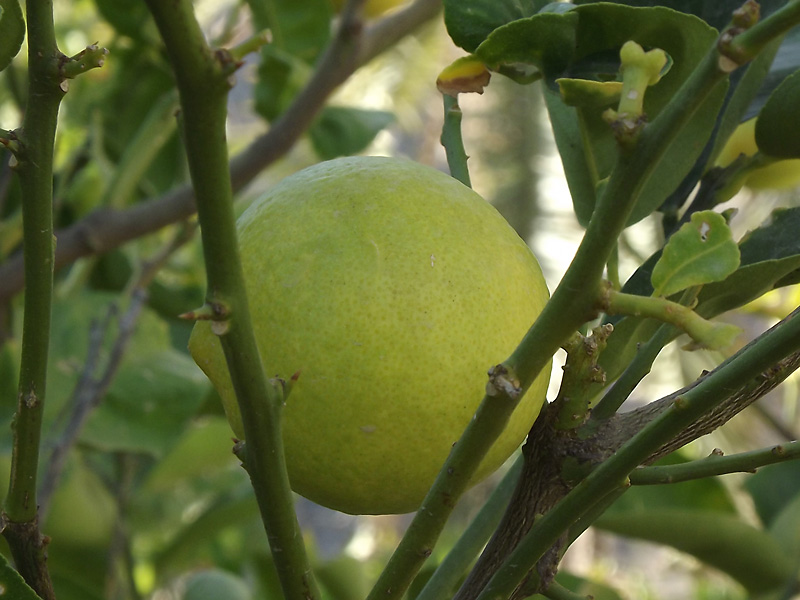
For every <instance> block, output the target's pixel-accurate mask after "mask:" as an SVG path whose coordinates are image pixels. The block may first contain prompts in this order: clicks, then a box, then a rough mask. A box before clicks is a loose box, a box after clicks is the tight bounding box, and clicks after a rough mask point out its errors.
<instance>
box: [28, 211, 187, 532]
mask: <svg viewBox="0 0 800 600" xmlns="http://www.w3.org/2000/svg"><path fill="white" fill-rule="evenodd" d="M195 231H196V226H195V225H187V226H185V227H182V228H181V230H180V231H179V232H178V234H177V235H175V236H174V237H173V238H172V239H171V240H170V241H169V243H167V244H166V245H165V246H164V247H163V248H162V249H161V250H159V252H158V253H157V254H156V255H155V256H153V257H152V258H151V259H150V260H148V261H146V262H144V263H142V265H141V270H140V273H139V276H138V278H137V279H136V280H135V282H134V284H133V286H132V287H131V291H130V302H129V305H128V309H127V310H126V311H125V313H123V314H122V316H120V317H119V319H118V332H117V337H116V339H115V340H114V343H113V344H112V347H111V350H110V353H109V357H108V360H107V362H106V364H105V366H104V367H103V370H102V372H101V373H100V374H99V375H98V371H99V370H100V368H101V365H100V356H101V349H102V342H103V338H104V337H105V335H106V333H107V332H108V329H109V327H110V326H111V322H112V320H113V318H114V316H116V315H117V314H118V312H119V307H118V305H117V304H116V303H114V304H111V305H110V306H109V308H108V312H107V314H106V316H105V318H103V320H102V321H100V322H96V323H94V324H93V325H92V327H91V329H90V332H89V349H88V351H87V355H86V363H85V365H84V369H83V372H82V374H81V377H80V378H79V380H78V383H77V385H76V387H75V390H74V391H73V393H72V398H71V400H70V401H69V402H68V406H71V407H72V410H71V412H70V415H69V420H68V422H67V424H66V425H65V427H64V430H63V432H62V434H61V437H60V438H59V439H58V440H57V441H56V442H55V443H54V444H53V449H52V452H51V454H50V459H49V461H48V464H47V468H46V471H45V475H44V479H43V481H42V485H41V489H40V491H39V513H40V516H41V518H42V519H44V516H45V515H46V514H47V511H48V510H49V508H50V501H51V499H52V495H53V492H55V490H56V488H57V487H58V483H59V481H60V480H61V476H62V473H63V471H64V466H65V464H66V459H67V456H68V454H69V451H70V450H71V449H72V447H73V446H74V445H75V443H76V442H77V440H78V438H79V437H80V434H81V432H82V431H83V428H84V426H85V425H86V422H87V421H88V419H89V416H90V415H91V414H92V412H93V411H94V410H95V409H96V408H97V407H98V406H99V405H100V403H101V402H102V400H103V398H105V396H106V393H107V392H108V388H109V387H110V386H111V383H112V382H113V380H114V377H116V375H117V372H118V371H119V367H120V365H121V364H122V359H123V358H124V356H125V352H126V350H127V349H128V345H129V343H130V341H131V338H132V337H133V334H134V333H135V331H136V324H137V322H138V319H139V316H140V315H141V312H142V309H143V308H144V305H145V303H146V302H147V298H148V294H147V287H148V286H149V285H150V283H151V282H152V281H153V278H154V277H155V275H156V273H158V270H159V269H160V268H161V267H162V266H163V265H164V263H165V262H166V261H167V260H168V259H169V257H170V256H171V255H172V253H174V252H175V251H176V250H177V249H178V248H180V247H181V246H182V245H183V244H185V243H186V242H187V241H188V240H189V239H191V237H192V235H193V234H194V232H195Z"/></svg>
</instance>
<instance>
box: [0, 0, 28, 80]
mask: <svg viewBox="0 0 800 600" xmlns="http://www.w3.org/2000/svg"><path fill="white" fill-rule="evenodd" d="M24 39H25V19H23V18H22V8H21V7H20V5H19V0H0V71H2V70H3V69H5V68H6V67H7V66H8V65H9V63H11V61H12V59H13V58H14V57H15V56H16V55H17V53H18V52H19V49H20V48H21V47H22V41H23V40H24Z"/></svg>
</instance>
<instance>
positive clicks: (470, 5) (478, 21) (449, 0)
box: [444, 0, 548, 52]
mask: <svg viewBox="0 0 800 600" xmlns="http://www.w3.org/2000/svg"><path fill="white" fill-rule="evenodd" d="M546 4H548V1H547V0H527V1H526V0H474V1H471V2H464V1H463V0H444V23H445V26H446V27H447V33H448V34H450V37H451V38H452V39H453V42H455V44H456V46H459V47H461V48H463V49H464V50H466V51H467V52H474V51H475V48H477V47H478V46H479V45H480V44H481V42H483V40H485V39H486V38H487V37H488V35H489V34H490V33H491V32H492V31H494V30H495V29H497V28H498V27H500V26H501V25H505V24H506V23H510V22H511V21H515V20H517V19H521V18H523V17H530V16H532V15H535V14H536V13H537V12H539V10H541V9H542V7H544V6H545V5H546Z"/></svg>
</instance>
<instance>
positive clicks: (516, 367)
mask: <svg viewBox="0 0 800 600" xmlns="http://www.w3.org/2000/svg"><path fill="white" fill-rule="evenodd" d="M717 58H718V53H717V52H716V51H713V52H711V53H709V55H708V56H707V57H706V58H705V60H704V61H703V62H702V63H701V65H700V66H699V68H698V69H697V70H696V71H695V72H694V73H693V74H692V76H691V77H690V78H689V79H688V80H687V81H686V82H685V83H684V85H683V87H682V88H681V89H680V90H679V91H678V92H677V93H676V94H675V97H674V98H673V100H672V101H671V102H670V103H669V104H668V105H667V106H666V107H665V108H664V110H663V111H662V113H661V114H660V115H659V117H658V118H657V119H656V120H655V121H654V122H653V123H651V124H649V125H648V126H647V127H645V128H644V130H643V131H642V132H641V135H639V136H637V142H636V144H634V145H632V146H630V147H628V148H625V149H623V148H620V155H619V159H618V162H617V166H616V168H615V169H614V171H613V173H612V175H611V177H610V179H609V180H608V184H607V185H606V186H605V187H604V188H603V193H602V195H601V197H600V198H599V200H598V202H597V205H596V207H595V212H594V214H593V215H592V219H591V221H590V222H589V225H588V227H587V229H586V234H585V235H584V238H583V240H582V242H581V245H580V246H579V247H578V251H577V252H576V254H575V258H574V259H573V261H572V263H571V264H570V266H569V268H568V269H567V272H566V273H565V274H564V277H563V279H562V280H561V283H560V284H559V285H558V287H557V288H556V290H555V292H553V296H552V297H551V298H550V301H549V302H548V303H547V304H546V305H545V307H544V310H543V311H542V313H541V314H540V315H539V317H538V318H537V319H536V322H535V323H534V324H533V326H532V327H531V328H530V330H528V333H527V334H526V335H525V337H524V338H523V340H522V342H521V343H520V345H519V346H518V347H517V349H516V350H514V352H513V353H512V354H511V356H510V357H509V358H508V359H507V360H506V361H505V362H504V363H503V365H502V367H504V368H505V370H506V371H507V372H508V373H510V374H511V378H512V379H513V380H514V381H518V385H519V388H520V391H521V392H523V393H524V391H525V390H527V389H528V387H529V386H530V385H531V383H533V381H534V380H535V379H536V376H537V375H538V374H539V373H540V372H541V371H542V369H544V368H545V367H546V366H547V365H549V364H550V359H551V357H552V356H553V354H555V353H556V351H557V350H558V349H559V348H560V347H561V346H562V345H563V344H564V343H565V342H566V341H567V340H568V339H569V337H570V336H571V335H572V334H573V333H574V332H575V331H576V330H577V329H578V328H580V326H581V325H583V324H584V323H585V322H587V321H589V320H591V319H592V318H594V317H595V316H596V314H597V311H598V307H599V305H600V304H601V301H602V298H603V296H604V294H605V289H604V285H603V281H602V277H603V272H604V271H605V267H606V263H607V262H608V257H609V256H610V255H611V253H612V252H613V250H614V247H615V246H616V244H617V239H618V237H619V235H620V233H621V232H622V230H623V229H624V228H625V225H626V223H627V221H628V216H629V215H630V214H631V212H632V211H633V209H634V207H635V206H636V201H637V199H638V197H639V194H640V193H641V190H642V189H643V187H644V185H645V184H646V182H647V180H648V179H649V178H650V176H651V175H652V174H653V172H654V171H655V170H656V168H657V167H659V166H661V165H660V161H661V159H662V158H663V157H664V155H665V153H666V151H667V148H668V147H669V145H670V143H671V142H672V140H673V139H674V138H675V137H676V136H677V134H678V132H679V131H680V130H681V128H682V127H683V126H685V125H686V124H687V123H688V122H689V120H690V119H691V118H692V116H693V115H694V114H695V112H696V111H697V110H698V109H699V107H700V106H701V105H702V103H703V101H704V100H705V99H706V98H707V97H708V95H709V94H710V93H711V92H712V90H713V89H714V88H715V86H716V85H717V84H718V83H719V82H720V81H722V80H723V79H724V78H725V76H726V73H725V72H723V71H721V70H720V69H719V68H718V67H717ZM518 397H519V394H515V395H514V396H510V395H505V396H504V397H503V402H502V404H503V406H502V408H501V407H500V406H499V405H498V396H489V395H487V396H486V397H484V399H483V402H482V403H481V405H480V407H479V408H478V411H477V412H476V415H475V418H474V419H473V420H472V421H471V422H470V425H469V426H468V427H467V429H466V430H465V431H464V434H463V435H462V437H461V439H460V440H459V442H458V443H457V444H456V447H455V449H454V451H453V452H452V453H451V455H450V456H449V457H448V459H447V461H446V462H445V465H444V467H443V468H442V471H440V473H439V476H438V477H437V479H436V482H435V483H434V487H433V488H432V489H431V492H430V494H429V496H428V499H438V500H439V501H434V502H433V503H430V502H429V501H428V499H426V501H425V503H424V504H423V506H424V508H423V509H420V511H419V512H418V513H417V516H416V517H415V519H414V521H413V522H412V524H411V526H410V527H409V529H408V530H407V532H406V535H405V536H404V537H403V540H402V541H401V542H400V545H399V546H398V548H397V550H396V551H395V553H394V555H393V556H392V558H391V559H390V561H389V564H388V565H387V567H386V570H384V572H383V574H382V575H381V577H380V578H379V580H378V583H377V584H376V586H375V588H374V589H373V590H372V592H371V593H370V596H369V600H378V599H379V598H381V599H385V600H390V599H393V598H400V597H401V596H402V595H403V593H404V592H405V590H406V589H407V587H408V584H409V583H410V582H411V581H412V580H413V577H414V575H415V574H416V572H417V571H418V570H419V568H420V567H421V566H422V564H423V563H424V561H425V559H426V558H427V556H428V555H429V552H430V551H431V549H432V547H433V542H434V541H435V540H436V538H437V537H438V534H439V532H440V531H441V529H442V528H443V527H444V522H445V521H446V520H447V518H448V516H449V515H450V512H452V507H453V506H454V505H455V501H456V500H457V499H458V496H457V495H450V496H448V497H447V498H446V500H447V501H446V502H442V501H441V500H442V494H443V492H444V491H448V493H454V492H456V491H457V490H458V489H459V486H452V485H451V484H450V482H449V479H450V477H451V473H458V476H459V477H461V478H464V480H468V479H469V476H470V475H471V474H472V473H473V472H474V470H475V469H476V468H477V466H478V464H479V463H480V461H481V459H482V458H483V456H484V454H485V452H486V449H488V448H489V447H490V446H491V444H492V442H493V441H494V440H495V439H496V436H497V435H498V434H499V432H500V431H502V424H504V422H505V421H504V419H507V416H506V415H507V414H510V411H511V410H513V408H514V407H515V406H516V402H517V400H516V398H518ZM484 420H486V421H488V422H487V423H484V422H483V421H484ZM489 436H491V437H489ZM618 483H619V485H622V484H623V483H624V482H623V481H620V482H618ZM459 493H460V491H459ZM577 508H580V507H577ZM579 513H580V511H578V512H577V513H576V514H579ZM560 525H561V526H562V529H561V531H563V530H566V529H567V527H568V526H569V523H567V522H562V523H561V524H560ZM557 537H558V536H556V538H557Z"/></svg>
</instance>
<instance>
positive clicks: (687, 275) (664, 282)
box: [651, 210, 739, 296]
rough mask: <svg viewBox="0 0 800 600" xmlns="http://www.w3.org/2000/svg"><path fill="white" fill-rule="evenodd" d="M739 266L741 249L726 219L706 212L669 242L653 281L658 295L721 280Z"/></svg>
mask: <svg viewBox="0 0 800 600" xmlns="http://www.w3.org/2000/svg"><path fill="white" fill-rule="evenodd" d="M738 266H739V247H738V246H737V245H736V242H734V241H733V237H732V235H731V230H730V228H729V227H728V224H727V222H726V221H725V217H723V216H722V215H721V214H719V213H717V212H714V211H711V210H706V211H702V212H696V213H694V214H693V215H692V219H691V222H689V223H686V224H684V225H683V227H681V228H680V230H679V231H677V232H676V233H675V235H673V236H672V237H671V238H670V239H669V242H667V245H666V246H665V247H664V251H663V253H662V255H661V258H660V259H659V260H658V262H657V263H656V265H655V267H653V274H652V276H651V282H652V284H653V288H654V290H655V291H654V292H653V293H654V295H656V296H671V295H672V294H675V293H677V292H680V291H681V290H685V289H686V288H689V287H692V286H695V285H703V284H706V283H712V282H715V281H722V280H723V279H725V278H726V277H727V276H728V275H730V274H731V273H733V272H734V271H735V270H736V268H737V267H738Z"/></svg>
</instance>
